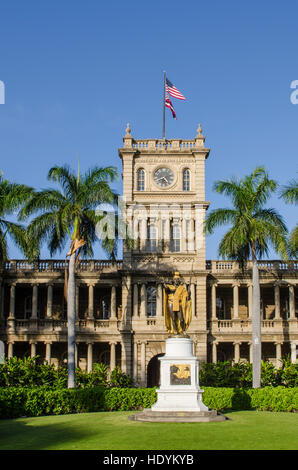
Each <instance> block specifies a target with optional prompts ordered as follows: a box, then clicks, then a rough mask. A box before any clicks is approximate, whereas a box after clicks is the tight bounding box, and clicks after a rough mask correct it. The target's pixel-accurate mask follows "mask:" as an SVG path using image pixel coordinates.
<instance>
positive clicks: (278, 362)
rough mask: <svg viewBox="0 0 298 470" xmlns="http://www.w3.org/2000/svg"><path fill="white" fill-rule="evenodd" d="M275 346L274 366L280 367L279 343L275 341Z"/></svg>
mask: <svg viewBox="0 0 298 470" xmlns="http://www.w3.org/2000/svg"><path fill="white" fill-rule="evenodd" d="M275 346H276V364H275V367H276V368H280V367H281V343H275Z"/></svg>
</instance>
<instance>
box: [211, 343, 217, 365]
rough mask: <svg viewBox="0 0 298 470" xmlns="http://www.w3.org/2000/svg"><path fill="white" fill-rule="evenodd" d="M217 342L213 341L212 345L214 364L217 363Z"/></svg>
mask: <svg viewBox="0 0 298 470" xmlns="http://www.w3.org/2000/svg"><path fill="white" fill-rule="evenodd" d="M217 345H218V343H217V341H213V343H212V362H214V363H216V362H217Z"/></svg>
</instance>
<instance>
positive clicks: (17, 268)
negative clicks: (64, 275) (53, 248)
mask: <svg viewBox="0 0 298 470" xmlns="http://www.w3.org/2000/svg"><path fill="white" fill-rule="evenodd" d="M67 266H68V260H55V259H54V260H39V261H35V262H33V263H29V262H28V261H26V260H9V261H6V263H4V266H3V270H4V271H7V272H11V273H15V272H60V271H64V270H65V267H67ZM122 266H123V262H122V260H117V261H109V260H81V261H79V263H78V265H77V271H78V272H84V271H87V272H96V271H102V270H103V269H110V270H111V269H112V270H115V271H118V270H120V269H122Z"/></svg>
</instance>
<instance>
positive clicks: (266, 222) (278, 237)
mask: <svg viewBox="0 0 298 470" xmlns="http://www.w3.org/2000/svg"><path fill="white" fill-rule="evenodd" d="M276 188H277V183H276V182H275V181H274V180H272V179H270V178H269V177H268V175H267V173H266V171H265V169H264V168H263V167H257V168H256V169H255V170H254V171H253V172H252V173H251V174H250V175H248V176H245V177H244V178H242V179H240V180H236V179H235V178H232V179H230V180H226V181H217V182H215V184H214V190H215V191H216V192H218V193H220V194H224V195H226V196H228V197H229V198H231V200H232V203H233V208H222V209H215V210H213V211H212V212H211V213H210V214H209V215H208V217H207V218H206V227H205V228H206V233H207V234H211V233H213V231H214V229H215V228H216V227H218V226H222V225H226V224H229V225H230V226H231V227H230V229H229V230H228V231H227V233H226V234H225V235H224V237H223V239H222V240H221V242H220V244H219V248H218V253H219V256H222V257H223V258H225V259H226V258H228V259H233V260H237V261H239V263H240V265H241V266H242V267H243V266H244V265H245V263H246V262H247V261H248V260H250V259H251V261H252V284H253V305H252V310H253V311H252V345H253V387H254V388H258V387H260V386H261V316H260V282H259V270H258V263H257V260H258V259H259V258H262V257H263V256H264V255H268V250H269V245H270V244H271V245H272V246H273V248H274V249H275V251H276V252H278V253H280V254H281V255H282V256H283V257H287V250H286V235H287V228H286V226H285V224H284V222H283V219H282V217H281V216H280V215H279V214H278V212H277V211H276V210H274V209H267V208H265V207H264V205H265V204H266V202H267V200H268V198H269V196H270V195H271V193H273V192H274V191H275V190H276Z"/></svg>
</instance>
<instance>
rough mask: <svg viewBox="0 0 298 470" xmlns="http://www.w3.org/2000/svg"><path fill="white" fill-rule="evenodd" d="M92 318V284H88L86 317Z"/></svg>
mask: <svg viewBox="0 0 298 470" xmlns="http://www.w3.org/2000/svg"><path fill="white" fill-rule="evenodd" d="M93 318H94V284H89V285H88V319H90V320H91V319H93Z"/></svg>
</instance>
